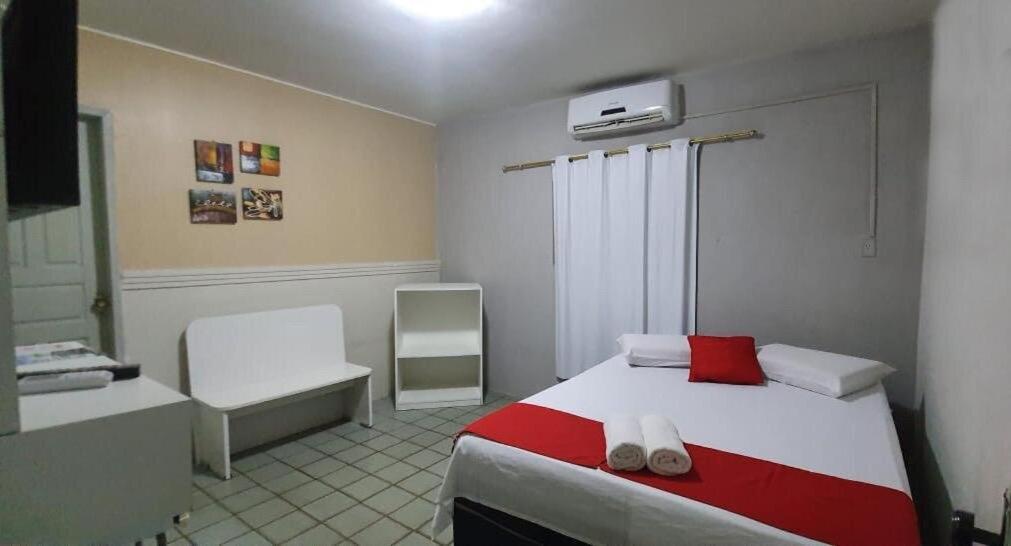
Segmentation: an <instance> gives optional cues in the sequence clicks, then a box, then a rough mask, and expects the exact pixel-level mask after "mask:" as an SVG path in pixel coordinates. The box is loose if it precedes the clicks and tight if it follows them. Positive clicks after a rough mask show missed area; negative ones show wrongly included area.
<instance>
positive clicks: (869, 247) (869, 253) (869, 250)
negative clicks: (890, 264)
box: [860, 237, 878, 258]
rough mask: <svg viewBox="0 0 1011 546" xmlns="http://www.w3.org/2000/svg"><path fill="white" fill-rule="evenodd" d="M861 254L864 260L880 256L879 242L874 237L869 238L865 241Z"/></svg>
mask: <svg viewBox="0 0 1011 546" xmlns="http://www.w3.org/2000/svg"><path fill="white" fill-rule="evenodd" d="M860 254H861V255H862V256H863V257H864V258H873V257H875V256H877V255H878V241H877V239H875V238H874V237H868V238H866V239H864V244H863V247H861V249H860Z"/></svg>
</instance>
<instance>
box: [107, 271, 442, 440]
mask: <svg viewBox="0 0 1011 546" xmlns="http://www.w3.org/2000/svg"><path fill="white" fill-rule="evenodd" d="M438 280H439V262H438V261H434V260H433V261H422V262H384V263H368V264H339V265H326V266H305V267H257V268H235V269H180V270H145V271H124V273H123V275H122V281H121V284H120V285H121V290H122V295H123V319H124V320H123V333H122V335H123V338H124V354H125V358H124V359H123V360H125V361H126V362H131V363H139V364H140V365H141V372H142V373H143V374H145V375H147V376H148V377H150V378H152V379H154V380H156V381H159V382H161V383H163V384H165V385H167V386H169V387H172V388H174V389H177V390H179V391H181V392H183V393H187V394H188V393H189V385H188V377H187V369H186V341H185V337H184V336H185V331H186V326H187V325H188V324H189V323H190V321H192V320H193V319H196V318H199V317H207V316H214V315H227V314H230V313H243V312H248V311H262V310H267V309H279V308H284V307H300V306H305V305H319V304H324V303H335V304H337V305H339V306H340V307H341V309H342V310H343V312H344V339H345V344H346V348H347V355H348V360H349V361H351V362H354V363H355V364H361V365H362V366H368V367H369V368H372V389H373V392H372V396H373V398H374V399H378V398H384V397H387V396H389V395H390V392H391V391H392V385H391V378H392V377H393V291H394V288H395V287H396V286H397V285H399V284H405V283H416V282H437V281H438ZM262 342H263V343H270V340H269V339H264V340H262ZM237 379H239V378H237ZM339 397H340V393H334V394H330V395H326V396H321V397H317V398H311V399H308V400H303V401H299V402H296V403H293V404H290V405H287V406H282V407H279V408H275V409H273V410H269V411H266V412H263V413H258V414H253V415H249V416H247V417H243V418H242V419H241V420H240V421H239V422H235V423H233V425H232V426H233V429H232V437H231V440H232V442H231V444H232V446H231V447H232V452H233V453H234V452H237V451H242V450H244V449H247V448H249V447H252V446H255V445H259V444H262V443H264V442H268V441H270V440H273V439H276V438H280V437H283V436H287V435H289V434H292V433H294V432H297V431H299V430H304V429H306V428H309V427H313V426H316V425H320V424H323V423H326V422H329V421H332V420H333V419H335V417H336V413H337V409H336V408H338V407H339V405H338V404H339V401H340V400H339Z"/></svg>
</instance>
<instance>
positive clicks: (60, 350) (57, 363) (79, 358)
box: [15, 341, 120, 377]
mask: <svg viewBox="0 0 1011 546" xmlns="http://www.w3.org/2000/svg"><path fill="white" fill-rule="evenodd" d="M15 365H16V371H17V375H18V377H22V376H25V375H38V374H50V373H62V372H81V371H90V370H109V369H112V368H117V367H119V366H120V364H119V362H116V361H115V360H113V359H111V358H109V357H107V356H105V355H101V354H99V353H97V352H96V351H95V350H93V349H91V348H89V347H87V346H85V345H84V344H83V343H79V342H77V341H64V342H60V343H41V344H38V345H22V346H20V347H17V348H15Z"/></svg>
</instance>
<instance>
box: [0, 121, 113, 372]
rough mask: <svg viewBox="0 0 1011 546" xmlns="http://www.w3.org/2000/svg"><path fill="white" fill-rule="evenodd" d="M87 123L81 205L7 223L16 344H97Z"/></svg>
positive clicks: (81, 146) (82, 129)
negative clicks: (78, 342) (68, 342)
mask: <svg viewBox="0 0 1011 546" xmlns="http://www.w3.org/2000/svg"><path fill="white" fill-rule="evenodd" d="M89 140H90V139H89V134H88V130H87V125H86V124H85V123H84V122H83V121H79V122H78V157H79V158H80V180H79V183H80V188H81V205H80V206H79V207H72V208H67V209H62V210H58V211H55V212H50V213H47V214H40V215H37V216H32V217H30V218H25V219H23V220H18V221H15V222H11V223H10V225H9V227H8V236H9V239H10V246H9V248H10V268H11V280H12V284H13V287H14V290H13V295H14V341H15V343H16V344H17V345H28V344H34V343H47V342H56V341H80V342H81V343H84V344H85V345H87V346H89V347H93V348H95V349H98V350H101V351H103V352H110V351H112V350H113V348H112V347H102V346H101V345H102V336H101V329H100V328H101V327H100V322H101V317H100V316H99V315H98V314H97V312H96V311H93V310H92V306H93V304H94V302H95V301H96V297H97V296H98V294H97V286H98V283H97V275H96V263H95V254H96V253H95V233H94V228H93V222H92V207H91V204H92V199H91V197H92V190H91V188H92V175H91V173H92V172H93V171H92V165H91V161H90V158H91V154H90V153H89V151H90V146H91V145H93V144H94V143H92V142H89Z"/></svg>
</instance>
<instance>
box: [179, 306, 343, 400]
mask: <svg viewBox="0 0 1011 546" xmlns="http://www.w3.org/2000/svg"><path fill="white" fill-rule="evenodd" d="M186 353H187V358H188V360H189V377H190V394H191V395H192V396H193V397H195V398H200V397H201V394H202V393H211V392H220V391H223V390H230V389H232V388H235V387H237V386H242V385H247V384H251V383H260V382H264V381H271V380H275V379H281V378H284V377H286V376H290V375H292V374H297V373H299V372H304V371H309V370H313V369H317V368H320V367H324V366H326V367H332V366H344V367H345V368H346V367H347V366H346V360H345V356H344V323H343V320H342V317H341V310H340V307H337V306H336V305H318V306H313V307H299V308H295V309H279V310H276V311H263V312H259V313H243V314H241V315H226V316H221V317H208V318H201V319H197V320H194V321H193V322H191V323H190V325H189V326H188V327H187V328H186Z"/></svg>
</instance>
